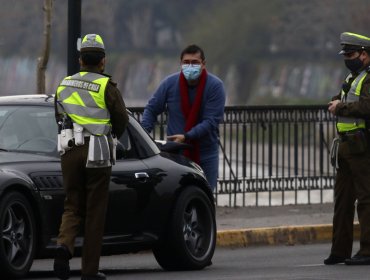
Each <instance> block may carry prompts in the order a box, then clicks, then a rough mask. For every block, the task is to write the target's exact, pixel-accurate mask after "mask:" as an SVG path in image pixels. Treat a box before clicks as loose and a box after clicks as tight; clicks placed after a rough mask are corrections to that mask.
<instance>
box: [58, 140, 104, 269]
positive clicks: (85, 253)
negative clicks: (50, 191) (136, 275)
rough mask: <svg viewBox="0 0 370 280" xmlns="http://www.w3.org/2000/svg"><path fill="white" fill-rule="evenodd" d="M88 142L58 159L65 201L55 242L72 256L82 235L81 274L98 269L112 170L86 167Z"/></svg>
mask: <svg viewBox="0 0 370 280" xmlns="http://www.w3.org/2000/svg"><path fill="white" fill-rule="evenodd" d="M88 146H89V145H88V143H86V144H85V145H83V146H78V147H73V148H72V150H70V151H68V152H66V153H65V154H64V155H62V157H61V162H62V172H63V185H64V189H65V194H66V198H65V201H64V213H63V216H62V223H61V225H60V229H59V236H58V240H57V243H58V244H64V245H66V246H67V247H68V249H69V250H70V252H71V253H72V255H73V253H74V244H75V238H76V236H77V235H78V234H79V233H80V232H81V231H82V232H84V243H83V248H82V264H81V267H82V269H81V272H82V274H85V275H94V274H96V273H97V272H98V269H99V260H100V254H101V244H102V238H103V234H104V225H105V215H106V208H107V203H108V194H109V181H110V175H111V167H105V168H86V167H85V166H86V159H87V154H88Z"/></svg>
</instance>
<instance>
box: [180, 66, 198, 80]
mask: <svg viewBox="0 0 370 280" xmlns="http://www.w3.org/2000/svg"><path fill="white" fill-rule="evenodd" d="M181 71H182V73H183V74H184V76H185V79H186V80H188V81H192V80H196V79H198V78H199V76H200V73H201V72H202V66H201V65H200V64H183V65H181Z"/></svg>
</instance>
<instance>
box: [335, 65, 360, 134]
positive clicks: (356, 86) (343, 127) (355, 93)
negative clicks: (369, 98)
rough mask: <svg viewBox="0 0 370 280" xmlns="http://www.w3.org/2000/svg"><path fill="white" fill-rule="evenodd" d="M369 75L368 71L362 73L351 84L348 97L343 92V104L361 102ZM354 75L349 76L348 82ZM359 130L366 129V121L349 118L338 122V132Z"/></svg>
mask: <svg viewBox="0 0 370 280" xmlns="http://www.w3.org/2000/svg"><path fill="white" fill-rule="evenodd" d="M366 75H367V71H362V72H361V73H360V74H359V75H358V76H357V77H356V78H355V79H354V80H353V81H352V84H351V88H350V90H349V91H348V93H347V95H346V93H345V92H344V91H343V90H342V92H341V94H342V102H344V103H350V102H355V101H359V99H360V93H361V88H362V83H363V81H364V79H365V77H366ZM351 77H352V75H351V74H350V75H348V76H347V78H346V81H348V80H349V79H350V78H351ZM358 128H365V120H364V119H359V118H348V117H338V121H337V130H338V132H347V131H351V130H354V129H358Z"/></svg>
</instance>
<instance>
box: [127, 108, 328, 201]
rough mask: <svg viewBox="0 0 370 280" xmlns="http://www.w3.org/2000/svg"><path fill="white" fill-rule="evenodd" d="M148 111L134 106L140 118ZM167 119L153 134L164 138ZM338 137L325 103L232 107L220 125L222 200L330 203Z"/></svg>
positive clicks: (162, 119)
mask: <svg viewBox="0 0 370 280" xmlns="http://www.w3.org/2000/svg"><path fill="white" fill-rule="evenodd" d="M143 110H144V108H141V107H140V108H138V107H135V108H130V111H131V112H132V113H133V115H134V117H136V118H137V119H138V120H139V121H140V120H141V117H142V113H143ZM166 119H167V117H166V114H162V115H160V116H159V117H158V121H157V125H156V129H155V130H154V131H153V133H152V136H153V138H154V139H161V140H162V139H165V137H166ZM334 136H335V122H334V117H333V116H332V115H331V114H330V113H329V112H328V111H327V106H326V105H307V106H305V105H297V106H227V107H226V108H225V113H224V120H223V122H222V124H221V125H220V141H219V147H220V161H219V178H218V185H217V190H216V192H215V197H216V202H217V204H218V205H222V206H259V205H268V206H271V205H285V204H311V203H324V202H331V201H332V200H333V195H332V190H333V186H334V176H335V170H334V168H333V167H332V166H331V165H330V159H329V150H330V145H331V140H332V138H333V137H334Z"/></svg>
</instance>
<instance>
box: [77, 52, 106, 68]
mask: <svg viewBox="0 0 370 280" xmlns="http://www.w3.org/2000/svg"><path fill="white" fill-rule="evenodd" d="M80 57H81V60H82V62H83V63H84V64H85V65H86V66H97V65H98V64H99V62H100V61H101V60H102V59H103V58H104V57H105V53H103V52H81V54H80Z"/></svg>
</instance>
